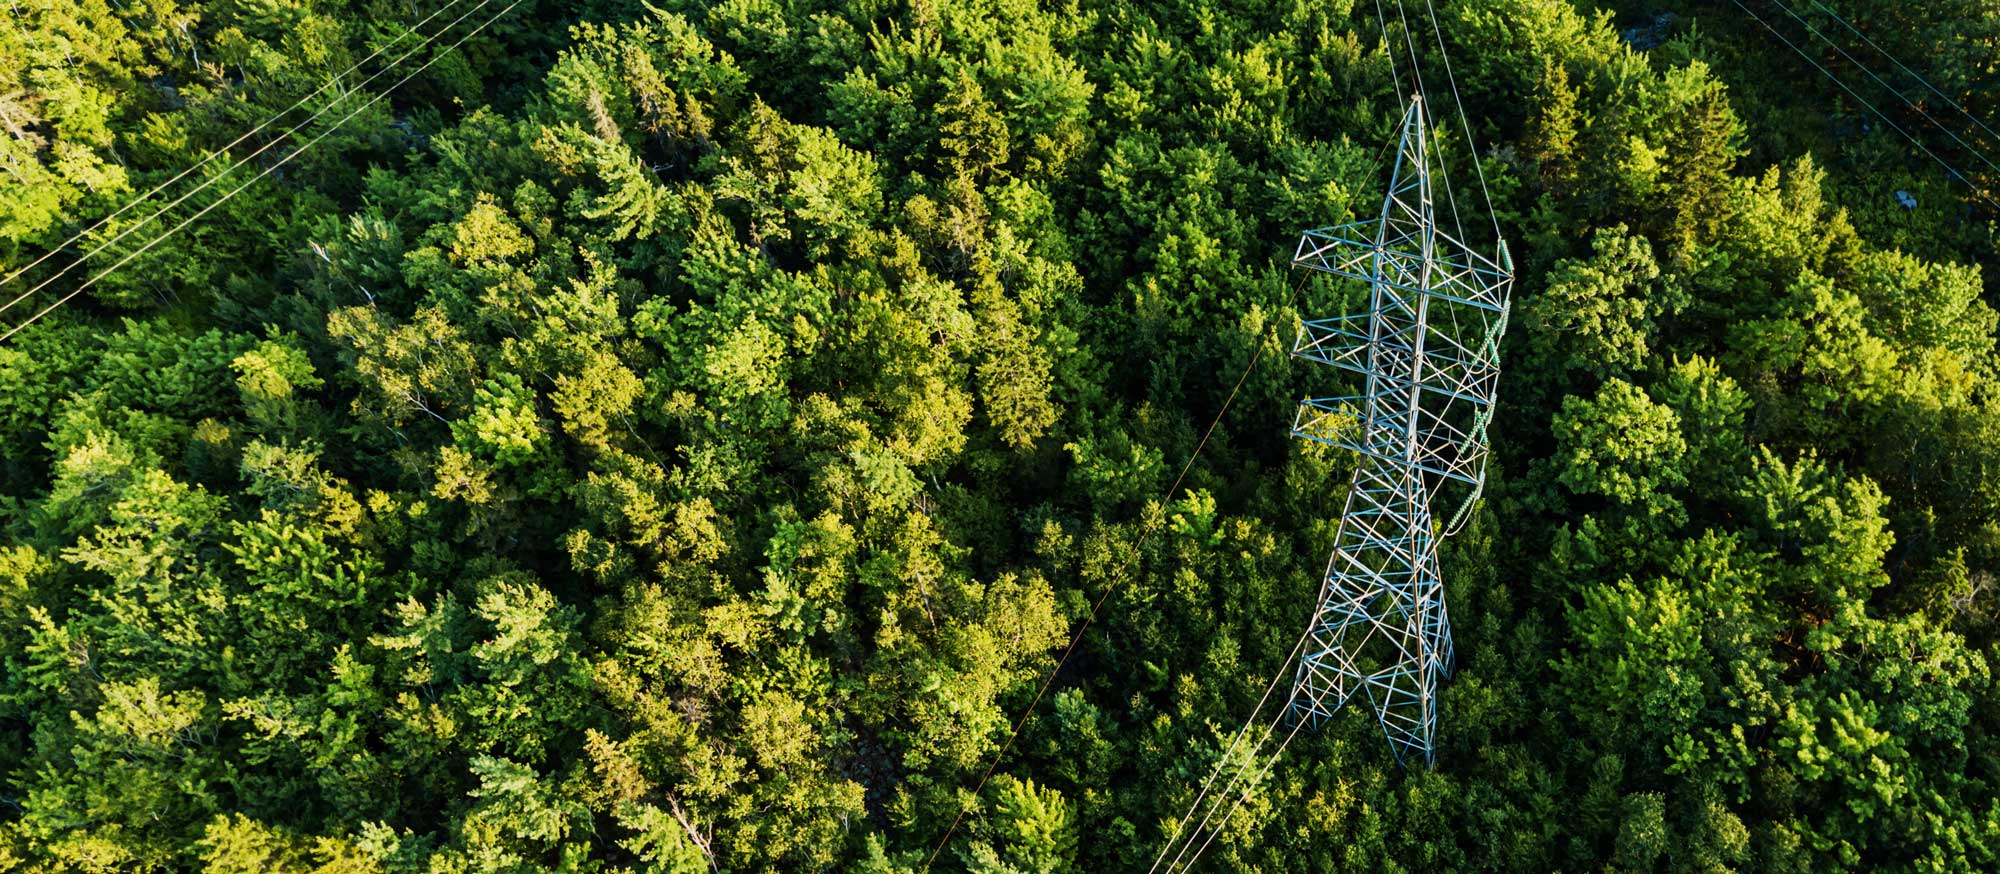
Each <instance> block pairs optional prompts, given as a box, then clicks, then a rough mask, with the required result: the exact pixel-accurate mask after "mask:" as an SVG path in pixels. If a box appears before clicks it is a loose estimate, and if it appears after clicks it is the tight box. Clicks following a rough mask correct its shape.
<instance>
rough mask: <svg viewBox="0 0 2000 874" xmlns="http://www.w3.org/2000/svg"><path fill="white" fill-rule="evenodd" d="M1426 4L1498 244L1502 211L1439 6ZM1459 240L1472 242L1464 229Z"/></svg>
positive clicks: (1474, 171) (1480, 191) (1445, 75)
mask: <svg viewBox="0 0 2000 874" xmlns="http://www.w3.org/2000/svg"><path fill="white" fill-rule="evenodd" d="M1398 2H1401V0H1398ZM1424 6H1425V7H1427V8H1428V9H1429V10H1430V18H1431V32H1432V33H1435V34H1437V44H1438V57H1439V58H1440V59H1442V60H1443V61H1444V77H1445V80H1446V81H1447V82H1449V83H1450V84H1451V103H1452V106H1453V107H1454V108H1456V109H1457V110H1458V121H1459V124H1460V125H1461V126H1463V127H1464V129H1465V147H1466V148H1467V149H1469V150H1471V151H1472V171H1473V173H1474V174H1476V175H1477V176H1478V177H1479V196H1480V197H1481V198H1482V199H1484V200H1485V201H1486V214H1487V216H1488V217H1490V218H1492V219H1493V240H1494V242H1495V243H1496V244H1497V243H1498V242H1499V241H1500V240H1501V239H1502V235H1501V233H1500V213H1499V212H1498V211H1497V210H1495V209H1494V208H1493V192H1491V191H1489V190H1487V188H1486V168H1485V167H1484V166H1481V165H1480V163H1479V143H1478V141H1476V140H1474V139H1473V138H1472V120H1471V119H1470V117H1468V116H1467V115H1466V114H1465V101H1464V100H1462V99H1460V97H1459V95H1458V76H1456V75H1454V74H1453V73H1452V71H1451V53H1450V52H1448V51H1445V47H1444V27H1443V25H1441V24H1439V23H1438V17H1437V6H1435V5H1433V4H1432V3H1431V0H1424ZM1448 184H1449V183H1447V185H1448ZM1459 242H1460V243H1466V244H1469V243H1471V241H1470V240H1467V239H1465V232H1464V231H1463V230H1461V231H1459Z"/></svg>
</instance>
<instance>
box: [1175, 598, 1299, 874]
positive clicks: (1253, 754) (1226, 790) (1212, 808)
mask: <svg viewBox="0 0 2000 874" xmlns="http://www.w3.org/2000/svg"><path fill="white" fill-rule="evenodd" d="M1315 612H1317V611H1315ZM1312 631H1313V628H1312V625H1311V623H1310V622H1308V624H1307V626H1306V633H1305V634H1302V635H1300V636H1299V645H1298V646H1297V647H1295V648H1294V649H1293V654H1294V656H1296V655H1297V653H1298V652H1300V651H1302V650H1303V649H1304V648H1305V642H1306V640H1308V639H1309V638H1311V637H1312ZM1290 663H1291V660H1290V659H1287V662H1286V664H1285V665H1284V666H1282V667H1281V668H1280V669H1279V672H1278V676H1279V677H1282V676H1284V673H1285V671H1287V670H1289V669H1290V666H1291V664H1290ZM1273 679H1274V685H1275V679H1276V678H1273ZM1295 694H1296V693H1295ZM1290 703H1291V702H1290V700H1289V697H1288V699H1287V701H1286V704H1287V707H1286V708H1285V709H1280V710H1279V711H1278V712H1277V713H1274V714H1272V715H1271V721H1270V722H1269V723H1268V724H1266V725H1265V726H1264V729H1263V732H1262V733H1261V736H1259V737H1258V738H1257V742H1256V743H1255V744H1253V745H1252V746H1251V747H1250V750H1249V752H1248V753H1247V754H1246V755H1245V759H1246V760H1247V761H1246V763H1245V766H1244V767H1242V768H1238V769H1236V773H1234V774H1231V775H1230V777H1229V782H1227V783H1224V784H1223V786H1222V791H1221V792H1220V793H1218V794H1217V795H1216V796H1215V803H1213V804H1211V805H1209V808H1208V812H1207V813H1205V814H1202V817H1201V822H1200V823H1197V824H1196V825H1195V827H1194V831H1192V832H1190V833H1189V834H1188V839H1187V842H1186V843H1183V844H1181V847H1180V849H1179V850H1176V851H1175V852H1174V859H1173V861H1171V862H1168V863H1167V868H1166V870H1167V871H1169V872H1171V871H1173V870H1174V868H1176V867H1180V866H1182V862H1181V858H1182V857H1183V856H1185V855H1186V854H1187V851H1188V850H1189V849H1191V848H1192V847H1194V840H1195V838H1198V837H1200V836H1201V835H1202V833H1203V831H1204V830H1206V829H1207V828H1208V824H1209V822H1210V821H1211V820H1213V819H1214V818H1215V812H1216V811H1218V810H1221V809H1222V802H1223V800H1224V799H1226V798H1228V797H1229V796H1230V793H1231V792H1232V791H1233V790H1235V788H1236V784H1237V782H1238V781H1240V780H1242V779H1243V775H1244V774H1246V773H1248V772H1250V771H1251V770H1253V769H1254V765H1255V764H1256V762H1257V759H1258V757H1259V756H1261V755H1263V752H1264V745H1265V744H1268V743H1270V742H1271V737H1272V736H1273V735H1274V734H1276V733H1277V729H1278V723H1279V722H1282V721H1283V720H1284V718H1285V714H1286V713H1287V712H1289V705H1290ZM1260 709H1261V708H1260ZM1255 721H1256V714H1255V713H1252V714H1251V718H1250V722H1246V723H1245V724H1244V731H1245V733H1246V735H1247V733H1248V731H1249V727H1250V724H1251V723H1254V722H1255ZM1300 723H1301V724H1303V723H1304V720H1300ZM1228 763H1229V760H1228V758H1227V757H1224V758H1223V759H1222V760H1220V761H1218V762H1217V763H1216V771H1215V773H1216V774H1221V773H1222V769H1223V768H1224V767H1227V765H1228ZM1196 806H1197V807H1198V806H1199V799H1197V803H1196ZM1188 818H1189V819H1193V818H1194V808H1190V809H1189V810H1188ZM1217 827H1218V828H1220V826H1219V825H1218V826H1217ZM1176 842H1178V838H1176ZM1170 848H1171V845H1169V846H1168V847H1161V848H1160V855H1161V856H1162V857H1164V856H1165V855H1166V851H1167V850H1168V849H1170ZM1154 864H1155V865H1157V864H1159V863H1158V861H1157V860H1156V861H1155V862H1154ZM1148 874H1151V872H1150V871H1149V872H1148Z"/></svg>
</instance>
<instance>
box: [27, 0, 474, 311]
mask: <svg viewBox="0 0 2000 874" xmlns="http://www.w3.org/2000/svg"><path fill="white" fill-rule="evenodd" d="M461 2H464V0H450V2H447V3H445V4H444V5H443V6H440V7H438V9H437V11H435V12H432V13H431V14H429V15H426V16H424V17H423V19H422V20H420V21H418V22H417V23H416V24H415V25H413V26H411V28H410V29H409V30H406V31H404V32H402V33H399V34H397V35H396V38H395V39H392V40H390V41H388V42H387V43H384V44H383V45H382V47H381V48H378V49H376V50H375V51H374V52H372V53H370V54H369V55H368V57H365V58H362V59H361V60H359V61H356V62H354V63H353V64H352V65H351V66H349V67H348V68H347V69H345V70H342V71H341V72H339V73H337V74H335V75H334V76H333V77H331V78H329V79H328V80H327V81H326V83H325V84H323V85H320V86H319V87H318V88H315V89H313V90H312V92H311V93H309V94H307V95H305V96H304V97H301V98H299V99H298V100H297V101H296V102H294V103H293V104H292V105H291V106H287V107H285V108H284V109H281V110H278V111H277V112H276V113H273V114H272V115H271V117H269V118H266V119H264V121H263V122H262V123H260V124H258V125H257V126H256V127H253V128H251V129H250V130H248V131H245V132H244V133H243V135H242V136H239V137H237V138H236V139H234V140H231V141H229V142H228V143H227V144H225V145H223V146H221V147H220V148H217V149H214V150H212V151H210V152H209V153H208V154H206V155H203V156H202V157H201V160H198V161H196V162H194V163H193V164H190V165H188V167H187V169H185V170H182V171H181V172H179V173H177V174H175V175H174V177H173V178H172V179H168V180H167V181H165V182H162V183H160V184H158V185H155V186H153V188H152V189H151V190H149V191H147V192H146V193H145V194H141V195H139V196H138V197H135V198H133V199H132V200H130V201H128V202H127V203H126V204H125V205H124V206H121V207H119V208H118V209H117V210H116V211H114V212H112V213H111V214H110V215H107V216H104V217H103V218H100V219H98V220H97V221H96V222H95V223H93V224H91V225H90V226H89V227H87V228H84V229H83V230H80V231H77V232H76V233H74V234H72V235H70V237H69V239H66V240H64V241H62V242H61V243H58V244H56V246H55V247H54V248H51V249H50V250H48V251H47V252H44V253H42V255H41V257H39V258H36V259H35V260H33V261H30V262H28V263H27V264H26V265H23V266H22V267H20V268H19V269H16V270H15V271H13V272H12V273H9V274H7V275H6V276H5V277H0V285H6V284H7V283H9V282H13V281H14V280H15V279H17V278H19V277H20V276H21V274H23V273H26V272H28V271H30V270H33V269H35V267H37V266H39V265H40V264H41V263H42V262H44V261H47V260H48V259H50V258H53V257H55V255H56V253H57V252H60V251H62V250H64V249H67V248H69V247H70V245H71V244H74V243H75V242H76V241H78V240H81V239H83V238H84V237H85V236H87V235H89V234H91V233H94V232H96V231H97V230H98V229H100V228H102V227H104V226H105V224H107V223H109V222H110V221H111V220H112V219H115V218H117V217H119V216H121V215H124V214H125V211H126V210H129V209H131V208H132V207H135V206H138V205H139V204H140V203H142V202H144V201H146V200H148V199H150V198H152V197H153V195H156V194H159V193H160V192H161V191H163V190H165V189H166V188H167V187H168V186H170V185H173V184H174V183H176V182H179V181H181V180H182V179H185V178H187V175H188V174H190V173H193V172H194V171H195V170H197V169H200V168H201V167H202V165H204V164H207V163H208V162H210V161H213V160H215V158H216V157H217V156H218V155H223V154H227V153H228V151H229V150H230V149H233V148H235V147H237V146H238V145H241V144H242V143H243V141H245V140H248V139H249V138H251V137H253V136H256V135H257V134H258V133H259V132H261V131H263V130H264V129H265V128H267V127H270V126H271V124H272V122H275V121H277V120H278V119H280V118H283V117H284V116H285V115H287V114H289V113H291V112H292V111H293V110H296V109H298V108H299V107H301V106H304V105H306V103H307V101H310V100H312V99H313V98H314V97H318V96H319V95H320V93H321V92H323V91H325V90H326V89H327V88H329V87H332V86H333V85H334V84H335V83H337V82H339V80H340V79H342V78H344V77H346V76H347V75H348V74H351V73H353V72H354V71H355V70H358V69H360V68H361V65H362V64H366V63H368V62H369V61H372V60H374V59H376V58H377V57H380V56H381V55H382V53H383V52H385V51H388V49H389V47H390V46H393V45H395V44H396V43H399V42H402V41H403V38H404V37H405V36H407V35H409V34H412V33H416V32H417V29H418V28H421V27H423V26H424V25H426V24H429V23H430V21H431V19H434V18H436V17H438V16H439V15H442V14H444V12H445V10H447V9H450V8H451V7H453V6H457V5H458V4H459V3H461ZM488 2H491V0H488ZM12 3H13V0H9V5H12ZM480 5H481V6H484V5H485V4H484V3H482V4H480ZM17 11H18V10H17ZM472 11H478V10H477V7H475V8H474V9H473V10H472ZM470 14H471V12H467V13H465V14H464V15H460V16H459V17H458V18H456V19H454V20H453V21H452V22H451V24H447V25H445V26H444V27H441V28H439V29H438V32H437V33H434V34H432V35H431V36H430V37H429V38H428V39H426V40H424V42H422V43H419V44H418V46H417V48H422V47H423V46H424V45H428V44H429V43H430V42H431V41H433V40H435V39H437V37H438V36H440V35H442V34H443V33H444V32H445V31H446V30H449V29H450V28H452V27H453V26H455V25H457V24H458V23H459V22H460V21H464V20H465V17H466V15H470ZM23 38H24V39H25V34H24V36H23ZM413 51H414V50H413ZM409 56H410V53H409V52H405V53H404V54H403V55H402V56H401V57H399V58H398V59H397V60H396V61H394V62H391V63H390V64H389V66H388V67H385V68H383V69H382V70H378V71H376V73H375V75H373V76H369V77H368V78H367V79H366V80H363V81H362V83H361V86H365V85H367V84H368V83H369V82H372V81H374V80H375V79H376V77H378V76H380V75H382V73H384V72H387V71H388V70H390V69H393V68H394V67H395V66H396V64H398V63H401V61H402V59H403V58H407V57H409ZM361 86H356V87H357V88H358V87H361ZM348 93H352V92H348ZM346 98H347V94H342V95H341V96H340V97H339V98H336V99H335V100H334V102H333V103H329V104H327V105H326V106H324V107H321V108H320V110H319V112H315V113H313V115H312V117H311V118H308V119H306V121H305V122H304V123H301V124H300V126H299V127H303V126H304V124H306V123H310V122H311V121H312V120H313V119H316V118H318V117H319V116H320V115H322V114H324V113H325V112H326V111H327V110H328V109H331V108H332V107H333V106H335V105H336V104H338V103H339V102H340V101H341V100H345V99H346ZM298 129H299V128H298V127H294V128H292V129H291V130H290V131H286V133H285V134H284V135H289V134H291V133H294V132H296V131H298ZM284 135H280V138H281V139H282V137H283V136H284ZM276 142H277V140H273V141H272V144H275V143H276ZM268 148H270V145H266V146H264V148H262V149H258V150H257V151H256V152H253V153H251V154H250V156H249V157H248V158H245V159H243V160H242V161H237V162H236V163H235V164H232V165H230V167H229V169H227V170H224V171H222V173H221V174H218V175H217V176H215V177H211V178H210V180H209V181H207V182H204V183H203V184H202V185H201V186H200V187H197V188H196V189H195V191H200V190H202V188H206V187H207V186H208V185H210V184H213V183H214V181H215V180H217V179H220V178H221V177H222V176H223V175H227V174H228V173H229V172H230V171H233V170H235V169H236V168H238V167H241V166H243V164H244V162H245V161H248V160H249V159H250V158H255V157H256V156H257V155H259V154H262V153H263V152H264V150H265V149H268ZM193 193H194V192H189V194H193ZM182 199H183V200H185V199H186V197H185V196H183V197H182ZM178 203H180V201H179V200H176V201H174V204H178ZM172 206H173V204H169V205H168V207H167V208H168V209H171V208H172ZM165 211H166V210H165V209H163V210H161V212H165ZM153 217H154V218H158V217H159V213H155V214H154V216H153ZM151 220H152V219H147V221H146V222H141V223H139V224H138V225H134V226H133V227H132V228H128V229H126V231H125V233H121V234H119V235H118V236H117V237H114V238H112V239H111V240H110V241H109V242H106V243H104V244H103V245H100V246H98V247H97V248H96V249H92V250H91V251H90V252H89V253H87V254H85V255H84V256H83V257H81V258H78V259H77V260H76V261H72V262H70V265H69V266H75V265H76V264H78V263H81V262H82V261H84V260H85V259H88V258H90V257H91V256H93V255H96V254H97V253H98V252H101V251H103V250H104V248H105V246H109V245H111V244H113V243H116V242H118V240H121V239H124V237H125V234H129V233H131V232H132V231H133V230H136V229H137V228H140V227H144V226H145V225H146V223H147V222H150V221H151ZM69 266H66V267H64V268H63V272H68V270H69ZM61 275H62V273H57V274H56V276H61ZM54 278H55V277H50V279H54ZM46 284H47V280H45V281H44V282H43V283H41V284H40V285H36V286H35V287H34V288H32V289H29V290H28V291H27V292H25V293H23V294H22V295H21V296H20V297H16V298H14V299H13V300H11V301H8V302H7V304H6V305H5V306H0V312H6V311H7V310H8V309H10V308H12V307H13V306H14V305H15V304H17V303H19V302H21V300H22V298H25V297H27V296H28V295H31V294H34V293H35V292H36V291H38V290H40V289H41V288H42V286H43V285H46Z"/></svg>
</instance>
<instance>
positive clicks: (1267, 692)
mask: <svg viewBox="0 0 2000 874" xmlns="http://www.w3.org/2000/svg"><path fill="white" fill-rule="evenodd" d="M1378 8H1379V5H1378ZM1388 33H1389V29H1388V23H1387V20H1386V19H1383V25H1382V34H1383V38H1384V40H1385V43H1386V41H1387V39H1388ZM1385 48H1389V50H1390V52H1391V54H1390V64H1391V65H1392V67H1393V65H1394V64H1395V56H1394V53H1393V51H1394V50H1393V48H1391V47H1389V46H1388V45H1385ZM1398 96H1399V98H1400V94H1399V95H1398ZM1393 144H1394V143H1393V141H1385V142H1384V143H1383V144H1382V147H1381V148H1380V149H1377V150H1376V151H1375V158H1374V159H1373V160H1372V161H1370V162H1369V165H1368V170H1367V171H1366V172H1364V173H1363V174H1362V175H1361V178H1362V179H1363V180H1364V181H1365V180H1370V179H1373V178H1375V171H1376V170H1378V169H1381V167H1382V161H1383V159H1384V158H1386V157H1388V154H1389V147H1390V146H1391V145H1393ZM1354 200H1355V195H1354V194H1350V195H1349V196H1348V206H1350V207H1351V206H1352V204H1353V201H1354ZM1307 278H1309V277H1305V276H1302V277H1301V278H1300V281H1299V283H1298V285H1296V286H1295V287H1294V289H1293V298H1292V299H1293V302H1294V303H1296V302H1297V300H1298V293H1299V291H1300V290H1301V289H1303V288H1304V287H1305V282H1306V279H1307ZM1333 561H1334V558H1333V555H1329V556H1328V557H1327V564H1326V571H1325V572H1324V573H1322V574H1320V579H1321V581H1322V585H1321V588H1320V592H1319V596H1318V597H1317V598H1316V599H1315V601H1314V604H1313V611H1314V613H1317V612H1318V611H1319V608H1320V604H1321V603H1322V602H1324V600H1325V598H1326V596H1327V590H1326V587H1325V585H1324V581H1325V580H1326V579H1327V578H1329V577H1331V576H1332V575H1333ZM1311 636H1312V626H1311V625H1310V624H1308V625H1307V626H1306V629H1305V630H1304V631H1303V632H1301V633H1300V634H1299V639H1298V642H1297V643H1295V644H1293V646H1292V652H1291V654H1290V655H1288V656H1286V657H1285V660H1284V662H1283V663H1282V664H1280V665H1279V666H1278V669H1277V671H1276V672H1274V673H1273V674H1272V675H1271V680H1270V682H1269V684H1267V685H1266V686H1265V687H1264V694H1263V696H1262V697H1260V698H1259V699H1257V706H1256V707H1255V708H1253V709H1252V710H1251V711H1250V717H1249V718H1248V719H1245V720H1244V721H1243V727H1242V728H1239V729H1237V730H1236V733H1235V734H1233V735H1231V737H1230V741H1229V746H1228V748H1226V749H1224V750H1223V753H1222V756H1221V757H1220V758H1218V759H1217V760H1216V763H1215V765H1214V766H1213V767H1212V768H1210V769H1209V773H1208V777H1207V779H1205V780H1203V781H1202V786H1201V791H1200V792H1199V793H1197V794H1196V795H1195V799H1194V801H1193V802H1192V803H1191V804H1189V805H1188V809H1187V812H1186V813H1185V814H1182V815H1181V817H1180V818H1179V819H1178V820H1176V821H1175V824H1174V833H1173V834H1172V835H1170V836H1169V837H1168V838H1167V840H1166V842H1165V843H1163V844H1161V846H1160V853H1159V855H1158V856H1156V857H1155V858H1154V859H1153V865H1152V867H1150V868H1148V869H1147V874H1153V872H1155V871H1158V870H1159V867H1160V863H1161V862H1162V861H1165V859H1166V855H1167V851H1168V850H1171V849H1173V848H1174V847H1175V846H1176V845H1178V844H1180V842H1181V836H1182V834H1183V833H1184V832H1185V831H1186V829H1187V825H1188V823H1189V822H1190V821H1191V820H1193V819H1194V814H1195V811H1197V810H1199V809H1201V802H1202V800H1203V799H1205V798H1206V797H1208V793H1209V791H1210V789H1211V788H1212V787H1213V786H1214V784H1215V780H1216V778H1217V777H1218V776H1220V775H1221V774H1222V771H1223V769H1224V768H1226V767H1228V764H1229V760H1230V757H1231V756H1233V755H1235V753H1236V748H1237V746H1238V745H1239V744H1241V743H1242V742H1243V739H1244V738H1246V737H1248V736H1250V729H1251V727H1252V726H1253V725H1254V724H1255V723H1256V722H1257V715H1258V714H1259V713H1261V712H1263V710H1264V705H1265V704H1266V703H1268V702H1269V701H1270V698H1271V694H1272V692H1273V691H1275V690H1276V689H1277V687H1278V683H1280V682H1281V681H1283V679H1284V677H1285V675H1286V674H1288V673H1290V672H1291V670H1292V666H1293V665H1294V664H1296V663H1297V661H1298V657H1299V654H1300V653H1301V652H1303V651H1304V649H1305V643H1306V641H1307V640H1308V639H1309V638H1310V637H1311ZM1287 703H1288V704H1289V702H1287ZM1315 703H1317V702H1315ZM1283 715H1284V711H1283V710H1282V709H1281V710H1280V711H1279V713H1278V717H1276V718H1282V717H1283ZM1276 718H1274V720H1273V722H1272V727H1275V726H1276ZM1271 733H1272V729H1271V728H1267V729H1266V730H1265V731H1264V733H1263V737H1262V738H1260V739H1259V740H1258V741H1257V742H1256V743H1255V744H1253V745H1252V746H1251V751H1250V753H1249V757H1250V758H1251V759H1252V760H1254V759H1255V758H1256V756H1257V755H1258V754H1259V753H1260V752H1262V750H1263V746H1264V744H1265V743H1267V742H1269V740H1270V738H1271ZM1241 776H1242V771H1240V770H1239V771H1238V772H1237V774H1236V775H1235V776H1232V777H1231V778H1230V781H1229V783H1227V784H1225V785H1224V786H1223V788H1222V794H1221V795H1220V796H1218V798H1222V797H1227V796H1228V794H1229V792H1230V790H1231V789H1232V788H1234V786H1235V784H1236V780H1237V779H1239V778H1240V777H1241ZM1218 807H1220V803H1219V802H1218V804H1217V805H1215V806H1213V807H1210V808H1209V813H1208V814H1207V815H1206V816H1203V817H1202V821H1201V823H1199V824H1197V825H1196V826H1195V831H1194V834H1195V835H1199V834H1200V833H1201V830H1202V829H1203V828H1205V827H1206V826H1207V824H1208V821H1209V819H1210V818H1211V817H1213V816H1214V814H1215V810H1216V809H1217V808H1218ZM1192 840H1193V839H1192V838H1190V839H1189V841H1190V843H1192ZM1183 849H1185V847H1184V846H1183ZM1179 863H1180V854H1179V853H1176V854H1175V857H1174V862H1172V863H1170V864H1168V866H1167V870H1169V871H1171V870H1173V868H1174V866H1175V865H1178V864H1179Z"/></svg>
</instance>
